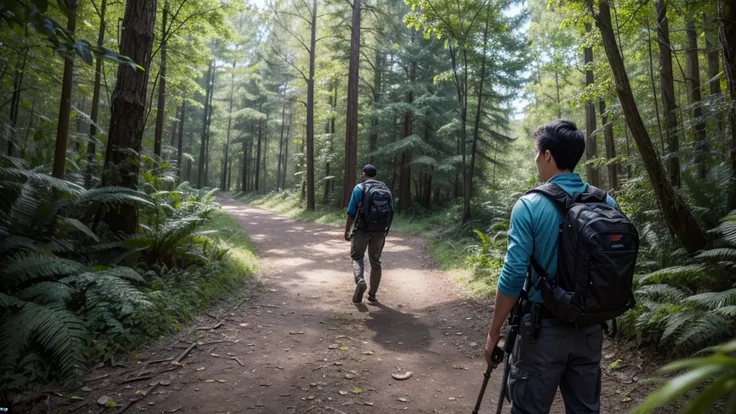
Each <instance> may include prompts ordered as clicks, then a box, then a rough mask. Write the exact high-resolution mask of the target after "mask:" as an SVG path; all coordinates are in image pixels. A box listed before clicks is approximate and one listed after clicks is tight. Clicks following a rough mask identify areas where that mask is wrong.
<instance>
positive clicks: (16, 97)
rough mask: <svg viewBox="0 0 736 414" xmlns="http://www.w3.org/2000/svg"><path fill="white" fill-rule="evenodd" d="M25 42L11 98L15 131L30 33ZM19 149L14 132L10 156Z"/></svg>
mask: <svg viewBox="0 0 736 414" xmlns="http://www.w3.org/2000/svg"><path fill="white" fill-rule="evenodd" d="M25 41H26V45H25V47H24V50H23V59H22V61H21V64H20V68H17V67H16V68H15V75H14V76H13V95H12V96H11V98H10V124H11V125H12V126H13V129H15V127H16V126H17V125H18V113H19V112H20V94H21V89H22V88H23V76H24V75H25V71H26V62H27V61H28V49H29V47H28V44H27V42H28V31H26V37H25ZM18 54H19V55H20V52H18ZM17 147H18V143H17V142H16V133H15V131H14V132H13V133H12V135H11V136H10V137H9V138H8V150H7V154H8V156H10V157H14V156H15V150H16V149H17Z"/></svg>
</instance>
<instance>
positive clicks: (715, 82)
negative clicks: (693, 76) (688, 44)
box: [703, 15, 725, 135]
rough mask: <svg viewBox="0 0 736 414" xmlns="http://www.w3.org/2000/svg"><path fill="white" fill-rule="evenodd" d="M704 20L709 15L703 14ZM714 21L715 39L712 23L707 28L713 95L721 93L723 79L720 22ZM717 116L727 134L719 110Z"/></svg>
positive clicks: (710, 82)
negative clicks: (719, 41) (721, 76)
mask: <svg viewBox="0 0 736 414" xmlns="http://www.w3.org/2000/svg"><path fill="white" fill-rule="evenodd" d="M703 21H704V22H708V17H707V15H704V16H703ZM710 23H711V24H712V23H716V24H715V26H716V30H715V35H716V36H715V37H716V39H713V33H712V31H711V30H709V27H710V24H707V25H706V30H705V51H706V53H707V58H708V59H707V60H708V85H709V86H710V94H711V96H712V95H720V94H721V79H720V78H719V76H718V74H719V73H720V71H721V64H720V59H721V57H720V55H719V53H718V51H719V46H718V39H717V38H718V23H717V22H716V21H711V22H710ZM715 117H716V124H717V125H718V131H719V132H720V133H721V134H722V135H724V134H725V131H724V129H725V126H724V124H723V117H722V116H721V113H720V112H717V113H716V114H715Z"/></svg>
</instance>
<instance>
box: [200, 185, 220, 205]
mask: <svg viewBox="0 0 736 414" xmlns="http://www.w3.org/2000/svg"><path fill="white" fill-rule="evenodd" d="M219 191H220V189H219V188H213V189H212V190H210V191H209V192H207V194H205V195H204V197H202V203H203V204H210V203H211V202H212V199H213V198H214V197H215V195H216V194H217V193H218V192H219Z"/></svg>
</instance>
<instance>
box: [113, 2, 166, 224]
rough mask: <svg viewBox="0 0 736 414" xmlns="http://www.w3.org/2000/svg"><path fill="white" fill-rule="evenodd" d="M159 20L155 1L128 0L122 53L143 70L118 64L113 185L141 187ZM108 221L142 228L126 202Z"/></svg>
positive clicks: (132, 209)
mask: <svg viewBox="0 0 736 414" xmlns="http://www.w3.org/2000/svg"><path fill="white" fill-rule="evenodd" d="M155 23H156V1H155V0H128V3H127V5H126V7H125V17H124V18H123V26H122V27H123V32H122V36H121V41H120V53H121V54H122V55H124V56H127V57H129V58H130V59H132V60H133V62H135V63H137V64H138V65H140V66H141V67H143V70H135V69H133V68H131V67H130V65H120V66H119V67H118V76H117V83H116V84H115V90H114V91H113V93H112V112H111V116H110V131H109V136H108V142H109V143H110V145H108V152H107V155H108V156H107V158H106V159H105V168H106V170H108V169H109V170H111V173H112V175H111V177H110V178H111V180H110V184H111V185H121V186H125V187H128V188H136V187H137V186H138V170H139V167H140V155H139V154H140V151H141V141H142V139H143V129H144V127H145V125H144V117H145V109H146V108H145V105H146V104H145V102H146V87H147V85H148V69H149V64H150V61H151V48H152V46H153V28H154V25H155ZM105 220H106V221H107V223H108V224H109V226H110V229H111V230H113V231H120V232H123V233H125V234H134V233H135V232H136V231H137V229H138V210H137V209H136V207H135V206H131V205H123V206H120V207H119V208H118V209H116V210H112V211H110V212H108V213H107V215H106V217H105Z"/></svg>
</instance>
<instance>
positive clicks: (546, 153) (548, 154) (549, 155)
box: [544, 150, 552, 162]
mask: <svg viewBox="0 0 736 414" xmlns="http://www.w3.org/2000/svg"><path fill="white" fill-rule="evenodd" d="M544 160H545V161H547V162H550V161H552V153H551V152H550V151H549V150H544Z"/></svg>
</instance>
